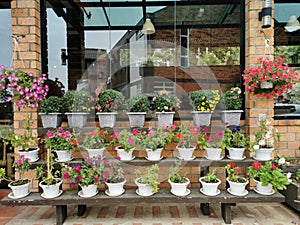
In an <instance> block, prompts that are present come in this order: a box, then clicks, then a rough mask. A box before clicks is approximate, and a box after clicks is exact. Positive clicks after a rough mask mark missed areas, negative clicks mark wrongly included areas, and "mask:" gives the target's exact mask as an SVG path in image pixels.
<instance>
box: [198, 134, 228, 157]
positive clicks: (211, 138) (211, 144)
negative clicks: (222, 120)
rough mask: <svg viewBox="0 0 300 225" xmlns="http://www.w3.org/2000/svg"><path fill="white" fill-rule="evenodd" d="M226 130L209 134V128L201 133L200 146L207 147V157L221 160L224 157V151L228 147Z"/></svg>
mask: <svg viewBox="0 0 300 225" xmlns="http://www.w3.org/2000/svg"><path fill="white" fill-rule="evenodd" d="M224 133H225V132H224V130H222V129H220V130H218V131H216V132H214V133H213V134H210V135H209V134H208V133H207V130H205V132H202V133H200V137H201V138H200V139H198V144H199V143H200V146H201V145H202V146H203V145H204V146H206V148H205V152H206V155H205V158H207V159H209V160H221V159H223V156H222V151H223V149H225V147H226V142H225V141H226V139H225V137H224Z"/></svg>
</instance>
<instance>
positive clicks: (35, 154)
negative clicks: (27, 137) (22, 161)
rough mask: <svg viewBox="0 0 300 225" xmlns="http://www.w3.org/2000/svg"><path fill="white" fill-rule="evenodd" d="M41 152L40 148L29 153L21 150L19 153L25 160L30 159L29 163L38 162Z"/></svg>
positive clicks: (30, 150)
mask: <svg viewBox="0 0 300 225" xmlns="http://www.w3.org/2000/svg"><path fill="white" fill-rule="evenodd" d="M39 150H40V149H39V148H34V149H29V150H28V151H25V150H19V151H18V153H19V155H20V156H21V155H24V158H28V159H29V162H36V161H38V160H39V157H38V152H39Z"/></svg>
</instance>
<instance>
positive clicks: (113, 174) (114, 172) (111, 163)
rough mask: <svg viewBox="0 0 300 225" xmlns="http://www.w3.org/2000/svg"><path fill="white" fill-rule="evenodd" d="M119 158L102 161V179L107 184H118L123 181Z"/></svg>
mask: <svg viewBox="0 0 300 225" xmlns="http://www.w3.org/2000/svg"><path fill="white" fill-rule="evenodd" d="M120 159H121V158H120V157H119V156H117V157H116V158H115V159H109V160H104V161H103V164H104V170H103V179H104V180H105V181H106V182H108V183H119V182H122V181H124V180H125V176H124V171H123V169H122V167H121V161H120Z"/></svg>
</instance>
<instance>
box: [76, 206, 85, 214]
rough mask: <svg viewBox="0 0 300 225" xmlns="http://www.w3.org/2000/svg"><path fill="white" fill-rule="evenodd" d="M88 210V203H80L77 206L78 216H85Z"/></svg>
mask: <svg viewBox="0 0 300 225" xmlns="http://www.w3.org/2000/svg"><path fill="white" fill-rule="evenodd" d="M85 210H86V205H78V206H77V216H83V214H84V213H85Z"/></svg>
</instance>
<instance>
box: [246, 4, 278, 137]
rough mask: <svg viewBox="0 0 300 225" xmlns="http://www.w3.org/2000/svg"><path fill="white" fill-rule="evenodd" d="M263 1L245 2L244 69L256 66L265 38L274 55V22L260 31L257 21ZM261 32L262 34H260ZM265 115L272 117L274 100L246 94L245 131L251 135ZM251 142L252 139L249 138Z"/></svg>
mask: <svg viewBox="0 0 300 225" xmlns="http://www.w3.org/2000/svg"><path fill="white" fill-rule="evenodd" d="M262 5H263V1H253V0H246V12H247V13H246V21H245V23H246V24H245V26H246V54H245V55H246V68H248V67H250V66H252V67H253V66H256V65H257V64H258V58H259V57H263V56H264V53H265V37H266V38H267V39H269V40H270V43H269V44H270V47H271V48H270V53H271V54H272V56H273V54H274V48H273V46H274V21H273V20H272V26H271V27H270V28H267V29H262V28H261V25H262V22H261V21H259V20H258V13H259V12H260V11H261V9H262ZM272 8H273V10H272V17H274V1H273V2H272ZM261 31H263V32H264V33H262V32H261ZM259 114H266V115H267V116H269V117H273V116H274V100H273V99H266V98H260V99H257V97H256V96H255V95H253V94H249V93H246V114H245V116H246V131H247V133H248V134H253V132H254V131H255V129H256V128H257V126H258V115H259ZM250 138H251V140H252V139H253V138H254V136H253V135H251V136H250Z"/></svg>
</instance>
